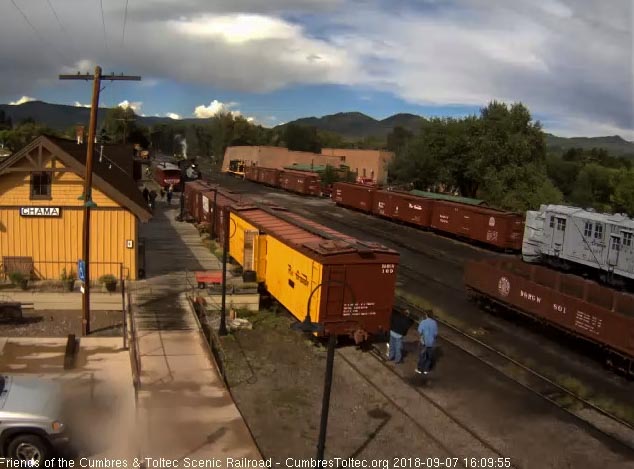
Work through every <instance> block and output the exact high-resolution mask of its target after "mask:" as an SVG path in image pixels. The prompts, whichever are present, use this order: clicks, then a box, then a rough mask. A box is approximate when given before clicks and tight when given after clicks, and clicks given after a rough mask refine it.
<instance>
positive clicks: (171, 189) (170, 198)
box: [167, 184, 174, 205]
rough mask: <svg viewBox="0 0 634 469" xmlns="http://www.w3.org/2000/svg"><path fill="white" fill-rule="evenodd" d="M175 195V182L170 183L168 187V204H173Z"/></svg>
mask: <svg viewBox="0 0 634 469" xmlns="http://www.w3.org/2000/svg"><path fill="white" fill-rule="evenodd" d="M173 196H174V184H170V186H169V187H168V189H167V204H168V205H172V197H173Z"/></svg>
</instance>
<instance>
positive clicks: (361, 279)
mask: <svg viewBox="0 0 634 469" xmlns="http://www.w3.org/2000/svg"><path fill="white" fill-rule="evenodd" d="M231 212H232V213H231V216H232V220H233V223H232V226H233V225H235V226H236V227H237V228H236V229H237V230H238V231H239V232H238V233H236V235H235V236H234V237H232V240H231V251H232V256H233V257H234V258H236V259H248V260H249V262H248V263H249V267H250V268H251V269H252V270H254V271H256V272H257V275H258V279H260V280H261V281H263V282H264V284H265V286H266V288H267V290H268V291H269V292H270V293H271V295H273V296H274V297H275V298H276V299H277V300H278V301H279V302H280V303H281V304H282V305H284V307H285V308H286V309H288V310H289V311H290V312H291V314H293V316H295V317H296V318H297V319H298V320H300V321H301V320H304V318H305V316H306V312H307V311H308V306H309V300H310V306H311V307H310V316H311V320H312V321H313V322H318V323H320V324H322V325H324V327H325V330H324V333H325V334H338V335H352V336H355V338H357V337H363V338H367V336H368V335H372V334H381V333H385V332H387V331H388V330H389V324H390V317H391V314H392V307H393V303H394V295H395V285H396V271H397V267H398V263H399V255H398V253H397V252H396V251H393V250H391V249H389V248H387V247H385V246H382V245H380V244H376V243H361V242H359V241H357V240H356V239H354V238H351V237H349V236H344V235H340V234H339V233H337V232H336V231H334V230H331V229H329V228H326V227H324V226H320V225H318V224H317V223H314V222H312V221H309V220H306V219H304V218H302V217H300V216H297V215H293V216H287V215H288V213H287V212H284V211H278V210H263V209H261V208H255V207H249V208H235V207H234V208H232V209H231ZM254 246H255V248H254ZM254 249H255V250H256V252H254Z"/></svg>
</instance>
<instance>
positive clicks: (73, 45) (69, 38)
mask: <svg viewBox="0 0 634 469" xmlns="http://www.w3.org/2000/svg"><path fill="white" fill-rule="evenodd" d="M46 3H48V7H49V8H50V9H51V12H52V13H53V16H54V17H55V20H56V21H57V24H58V25H59V29H60V31H61V32H62V33H63V34H64V35H65V36H66V39H67V40H68V42H69V44H70V46H71V48H72V49H73V52H74V53H75V54H76V55H77V56H78V55H79V54H78V50H77V48H76V46H75V43H74V42H73V40H72V38H71V37H70V34H69V33H68V30H67V29H66V28H65V27H64V25H63V24H62V21H61V20H60V19H59V15H58V14H57V11H55V8H54V7H53V3H52V2H51V0H46ZM79 58H80V57H78V59H79Z"/></svg>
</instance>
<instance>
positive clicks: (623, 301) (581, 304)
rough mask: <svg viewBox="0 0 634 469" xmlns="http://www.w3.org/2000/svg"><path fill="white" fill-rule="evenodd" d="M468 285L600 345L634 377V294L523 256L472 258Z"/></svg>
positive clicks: (490, 300) (476, 293)
mask: <svg viewBox="0 0 634 469" xmlns="http://www.w3.org/2000/svg"><path fill="white" fill-rule="evenodd" d="M465 285H466V288H467V291H468V292H469V294H470V296H471V298H473V299H475V300H477V301H479V302H484V303H486V304H489V305H493V306H495V307H500V308H502V309H506V310H512V311H515V312H518V313H521V314H523V315H526V316H529V317H531V318H533V319H536V320H539V321H544V322H546V323H548V324H550V325H552V326H555V327H556V328H559V329H561V330H563V331H565V332H567V333H569V334H572V335H574V336H576V337H580V338H582V339H584V340H586V341H590V342H592V343H594V344H597V345H599V346H600V347H601V348H602V349H603V350H604V353H605V358H606V359H607V363H608V364H609V365H611V366H612V367H614V368H617V369H619V370H621V371H622V372H624V373H626V374H628V375H629V376H631V377H634V295H630V294H627V293H622V292H618V291H615V290H613V289H610V288H608V287H604V286H602V285H600V284H598V283H596V282H593V281H590V280H586V279H583V278H581V277H578V276H575V275H568V274H563V273H560V272H558V271H556V270H553V269H550V268H547V267H543V266H539V265H531V264H527V263H524V262H522V261H521V260H520V259H518V258H511V259H486V260H479V261H468V262H467V263H466V264H465Z"/></svg>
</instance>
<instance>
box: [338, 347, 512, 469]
mask: <svg viewBox="0 0 634 469" xmlns="http://www.w3.org/2000/svg"><path fill="white" fill-rule="evenodd" d="M371 353H372V356H373V357H374V358H375V359H376V360H377V361H378V362H379V363H380V364H381V365H382V367H383V368H385V369H386V370H387V371H389V372H390V373H392V374H393V375H394V376H396V377H397V378H398V379H399V380H400V381H402V382H403V383H405V384H406V385H407V386H409V387H410V388H411V389H413V390H414V391H415V392H416V393H417V394H418V395H419V396H420V397H421V398H422V399H424V400H425V401H426V402H428V403H429V404H430V405H431V406H433V407H434V408H435V409H436V410H437V411H438V412H440V413H441V414H442V415H444V416H445V417H446V418H448V419H449V420H451V422H453V424H455V425H457V426H458V427H460V429H462V430H464V431H465V432H466V433H467V434H468V435H469V436H470V437H472V438H473V439H475V440H476V441H477V442H478V443H480V444H481V445H482V446H483V447H484V448H485V449H486V450H488V451H489V452H491V453H493V454H494V455H495V456H497V457H500V458H504V457H505V456H504V455H503V454H502V452H500V451H499V450H498V449H497V448H496V447H495V446H494V445H493V444H492V443H490V442H489V441H487V440H485V439H484V438H482V437H481V436H480V435H478V434H477V433H476V432H474V431H473V430H472V429H471V428H470V427H469V426H468V425H466V424H465V423H464V422H462V421H461V420H460V419H459V418H457V417H455V416H454V415H452V414H451V413H450V412H448V411H447V410H446V409H444V408H443V407H442V406H441V405H439V404H438V403H437V402H436V401H434V400H433V399H431V398H430V397H429V396H427V395H426V394H425V393H423V392H422V391H421V390H420V389H418V388H416V387H414V386H412V385H411V383H408V382H407V380H406V379H404V378H403V377H402V376H400V375H399V374H398V373H396V371H394V370H393V369H391V368H390V367H388V366H387V365H386V363H385V360H383V359H381V352H380V350H379V349H378V348H373V349H372V351H371ZM337 359H338V360H343V361H344V362H346V364H347V365H348V366H349V367H350V368H352V369H353V370H354V371H355V372H356V373H357V374H358V375H359V376H360V377H361V378H362V379H363V380H364V381H365V382H366V383H367V384H368V385H369V386H370V387H371V388H372V389H374V390H375V391H376V392H377V393H378V394H380V395H381V396H382V397H383V398H384V399H385V400H386V401H388V402H389V403H390V404H391V405H392V406H394V407H395V408H396V409H397V410H398V411H399V412H400V413H401V414H403V415H404V416H405V417H407V418H408V419H409V420H410V421H411V422H412V423H413V424H414V425H415V426H416V428H418V430H419V431H420V432H421V433H423V434H424V435H425V436H426V438H428V439H429V440H431V441H433V442H434V443H435V444H436V445H437V446H438V447H439V448H441V449H442V450H443V451H445V452H446V453H447V454H448V455H452V458H454V459H457V460H458V462H460V463H461V464H462V465H463V466H465V467H468V465H466V464H464V462H463V460H464V459H465V457H464V456H457V455H456V452H455V450H454V449H452V448H450V447H449V446H447V445H446V444H445V442H444V441H443V440H442V439H440V438H438V437H436V436H435V435H434V434H433V433H431V432H430V431H428V430H427V429H426V428H425V427H424V426H423V425H422V424H421V423H420V422H419V421H418V420H416V419H415V418H414V417H412V416H411V415H410V413H409V412H408V411H407V409H405V408H404V407H403V406H401V405H400V404H399V403H398V402H396V400H395V399H394V397H393V396H392V395H390V394H388V393H387V392H385V391H384V390H383V389H381V388H380V387H379V386H378V385H377V384H375V383H374V381H373V380H372V377H371V376H369V375H368V374H366V373H364V372H363V371H362V370H361V368H360V366H359V365H358V364H357V363H355V362H354V361H353V360H351V359H349V358H348V357H346V356H345V355H344V354H342V353H338V354H337ZM440 459H444V458H440ZM477 459H480V458H477ZM447 467H450V466H447ZM453 467H456V466H453ZM510 467H513V468H518V469H519V466H517V465H516V464H514V465H512V466H510Z"/></svg>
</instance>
